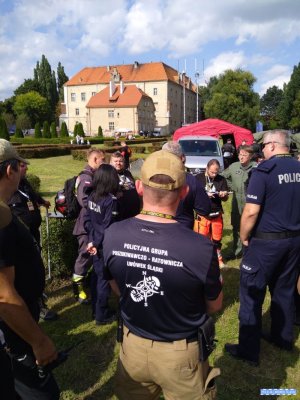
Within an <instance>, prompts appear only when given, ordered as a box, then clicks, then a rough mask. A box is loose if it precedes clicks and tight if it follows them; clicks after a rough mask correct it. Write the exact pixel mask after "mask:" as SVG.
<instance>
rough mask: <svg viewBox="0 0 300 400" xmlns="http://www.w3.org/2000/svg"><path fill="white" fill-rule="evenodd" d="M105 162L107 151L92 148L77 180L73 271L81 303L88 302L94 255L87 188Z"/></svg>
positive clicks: (76, 296) (74, 282)
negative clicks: (87, 279)
mask: <svg viewBox="0 0 300 400" xmlns="http://www.w3.org/2000/svg"><path fill="white" fill-rule="evenodd" d="M104 162H105V152H104V151H103V150H99V149H95V148H91V149H89V150H88V153H87V165H86V166H85V168H84V170H83V171H82V173H81V174H80V175H78V178H77V181H76V185H75V186H76V195H77V200H78V203H79V204H80V206H81V210H80V213H79V216H78V218H77V220H76V223H75V226H74V229H73V235H74V236H76V238H77V241H78V256H77V259H76V261H75V265H74V273H73V290H74V295H75V298H76V300H77V301H78V302H79V303H80V304H88V303H89V301H88V298H87V294H86V291H85V289H84V279H85V276H86V274H87V272H88V270H89V268H90V267H91V266H92V257H90V254H89V253H88V252H87V245H88V243H89V238H88V235H87V232H86V230H85V228H84V220H85V215H86V205H87V204H86V203H87V198H88V195H87V193H86V188H87V187H89V186H90V185H91V183H92V180H93V175H94V171H96V169H98V168H99V167H100V165H101V164H103V163H104Z"/></svg>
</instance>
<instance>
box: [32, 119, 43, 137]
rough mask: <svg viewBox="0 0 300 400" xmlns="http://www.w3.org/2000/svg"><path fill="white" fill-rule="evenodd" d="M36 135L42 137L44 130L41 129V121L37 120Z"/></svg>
mask: <svg viewBox="0 0 300 400" xmlns="http://www.w3.org/2000/svg"><path fill="white" fill-rule="evenodd" d="M34 137H35V138H41V137H43V136H42V131H41V125H40V123H39V122H37V123H36V124H35V126H34Z"/></svg>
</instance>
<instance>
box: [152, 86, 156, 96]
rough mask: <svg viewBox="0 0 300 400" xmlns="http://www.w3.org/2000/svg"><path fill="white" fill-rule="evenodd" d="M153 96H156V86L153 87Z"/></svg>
mask: <svg viewBox="0 0 300 400" xmlns="http://www.w3.org/2000/svg"><path fill="white" fill-rule="evenodd" d="M153 96H157V88H156V87H155V88H154V89H153Z"/></svg>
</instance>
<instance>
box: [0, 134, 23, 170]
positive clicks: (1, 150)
mask: <svg viewBox="0 0 300 400" xmlns="http://www.w3.org/2000/svg"><path fill="white" fill-rule="evenodd" d="M13 159H15V160H19V161H21V162H23V163H26V164H29V162H28V161H27V160H25V159H24V158H22V157H20V156H19V154H18V152H17V150H16V149H15V148H14V146H13V145H12V144H11V143H10V142H9V141H8V140H5V139H0V163H2V162H4V161H7V160H13Z"/></svg>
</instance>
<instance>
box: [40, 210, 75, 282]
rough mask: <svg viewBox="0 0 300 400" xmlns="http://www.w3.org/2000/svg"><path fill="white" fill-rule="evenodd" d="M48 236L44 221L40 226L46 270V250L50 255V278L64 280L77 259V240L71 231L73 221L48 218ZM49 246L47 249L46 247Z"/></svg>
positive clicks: (69, 274)
mask: <svg viewBox="0 0 300 400" xmlns="http://www.w3.org/2000/svg"><path fill="white" fill-rule="evenodd" d="M48 221H49V235H48V234H47V224H46V219H45V218H43V221H42V225H41V234H42V235H41V236H42V248H43V250H42V255H43V259H44V264H45V267H46V269H47V268H48V248H49V253H50V266H51V276H52V277H59V278H66V277H69V276H71V274H72V273H73V267H74V263H75V260H76V258H77V240H76V237H75V236H73V234H72V231H73V228H74V224H75V221H70V220H66V219H61V218H59V219H58V218H49V219H48ZM48 246H49V247H48Z"/></svg>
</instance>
